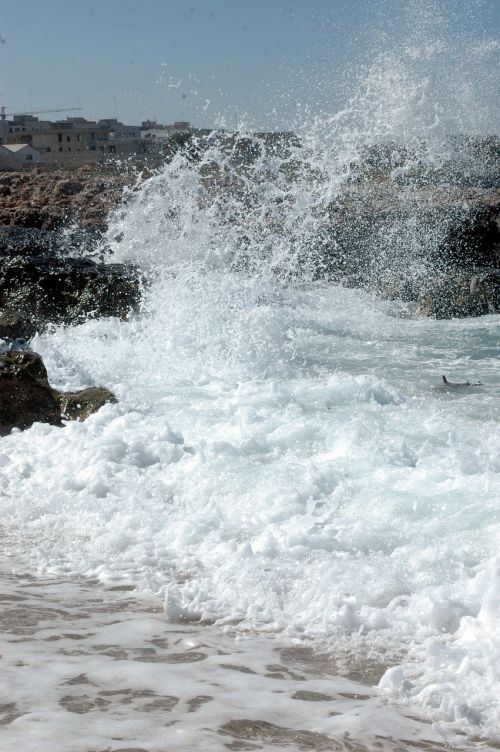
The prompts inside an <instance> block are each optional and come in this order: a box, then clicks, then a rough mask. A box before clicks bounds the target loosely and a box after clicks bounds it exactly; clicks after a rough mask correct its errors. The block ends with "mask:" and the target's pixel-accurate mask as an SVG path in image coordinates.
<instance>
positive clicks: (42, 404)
mask: <svg viewBox="0 0 500 752" xmlns="http://www.w3.org/2000/svg"><path fill="white" fill-rule="evenodd" d="M36 422H40V423H50V424H51V425H53V426H60V425H62V423H61V411H60V409H59V403H58V401H57V399H56V397H55V395H54V393H53V391H52V389H51V388H50V385H49V382H48V380H47V371H46V370H45V366H44V365H43V362H42V359H41V358H40V356H38V355H35V353H28V352H23V351H15V350H13V351H10V352H7V353H2V354H1V355H0V436H5V435H6V434H8V433H9V432H10V431H11V430H12V428H19V429H24V428H29V427H30V426H31V425H32V424H33V423H36Z"/></svg>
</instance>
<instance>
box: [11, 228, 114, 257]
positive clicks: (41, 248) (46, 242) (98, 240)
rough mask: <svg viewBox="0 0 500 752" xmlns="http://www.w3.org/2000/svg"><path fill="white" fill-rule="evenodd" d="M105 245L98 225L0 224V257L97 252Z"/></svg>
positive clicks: (97, 253)
mask: <svg viewBox="0 0 500 752" xmlns="http://www.w3.org/2000/svg"><path fill="white" fill-rule="evenodd" d="M108 250H109V249H108V248H106V247H105V244H104V242H103V237H102V233H101V231H100V230H99V229H98V228H89V229H82V228H73V229H72V230H71V231H69V230H41V229H36V228H32V227H30V228H26V227H15V226H11V227H0V259H1V258H2V257H5V256H57V257H59V258H64V257H66V256H75V257H81V256H86V257H90V256H101V255H102V254H103V252H104V251H108Z"/></svg>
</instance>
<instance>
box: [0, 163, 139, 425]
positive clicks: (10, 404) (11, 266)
mask: <svg viewBox="0 0 500 752" xmlns="http://www.w3.org/2000/svg"><path fill="white" fill-rule="evenodd" d="M127 181H128V178H127V176H122V175H113V176H104V177H101V176H98V175H94V174H90V175H87V174H82V176H78V175H75V174H74V173H69V174H67V175H65V174H61V173H29V174H24V173H10V172H9V173H0V340H1V341H2V342H3V345H2V347H1V348H0V350H1V351H0V436H2V435H6V434H8V433H9V432H10V431H11V430H12V429H13V428H17V429H21V430H22V429H25V428H29V426H31V425H32V424H33V423H34V422H44V423H49V424H52V425H56V426H62V425H63V423H62V420H85V418H87V417H88V416H89V415H90V414H91V413H93V412H96V411H97V410H98V409H99V408H100V407H102V405H103V404H105V403H106V402H116V398H115V396H114V395H113V394H112V393H111V392H110V391H109V390H108V389H106V388H104V387H90V388H88V389H84V390H81V391H78V392H71V393H61V392H58V391H57V390H55V389H53V388H52V387H51V386H50V384H49V381H48V377H47V371H46V369H45V366H44V364H43V362H42V359H41V358H40V356H39V355H37V354H36V353H33V352H31V350H30V349H29V342H30V340H31V338H32V337H33V336H34V334H35V333H36V332H41V331H43V330H44V329H45V328H46V327H47V326H48V325H50V324H68V325H70V324H77V323H80V322H82V321H84V320H86V319H88V318H96V317H101V316H117V317H120V318H126V317H127V316H128V315H129V314H130V313H131V312H132V311H134V310H136V309H137V307H138V306H139V303H140V299H141V285H142V280H141V277H140V275H139V273H138V271H137V269H135V268H134V267H132V266H130V265H129V266H127V265H124V264H104V263H100V261H99V260H98V259H96V258H95V257H96V256H97V255H98V249H99V248H101V247H102V232H103V230H104V229H105V218H106V216H107V213H108V211H109V209H110V207H111V206H113V205H114V204H116V203H117V202H118V201H119V198H120V196H121V194H122V191H123V188H124V186H125V185H126V184H127ZM68 227H70V228H71V229H70V231H69V232H68V231H67V229H66V228H68ZM2 342H0V345H1V344H2Z"/></svg>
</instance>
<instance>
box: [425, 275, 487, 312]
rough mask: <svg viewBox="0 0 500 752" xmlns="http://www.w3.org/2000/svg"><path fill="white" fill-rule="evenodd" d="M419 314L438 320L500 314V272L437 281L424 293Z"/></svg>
mask: <svg viewBox="0 0 500 752" xmlns="http://www.w3.org/2000/svg"><path fill="white" fill-rule="evenodd" d="M418 312H419V313H420V314H421V315H424V316H433V317H434V318H438V319H443V318H462V317H465V316H485V315H488V314H490V313H500V269H485V270H479V271H475V272H466V271H462V272H456V273H454V274H448V275H444V276H441V277H440V278H437V279H436V280H434V281H433V283H431V284H430V286H429V288H428V289H427V290H426V291H423V292H422V293H421V295H420V297H419V299H418Z"/></svg>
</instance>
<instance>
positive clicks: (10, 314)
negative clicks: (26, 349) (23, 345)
mask: <svg viewBox="0 0 500 752" xmlns="http://www.w3.org/2000/svg"><path fill="white" fill-rule="evenodd" d="M35 332H36V326H35V324H34V322H33V321H32V320H31V318H29V317H28V316H26V315H23V314H21V313H19V311H15V310H9V309H7V310H1V309H0V340H4V341H5V342H27V341H28V340H30V339H31V338H32V337H33V335H34V334H35Z"/></svg>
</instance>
